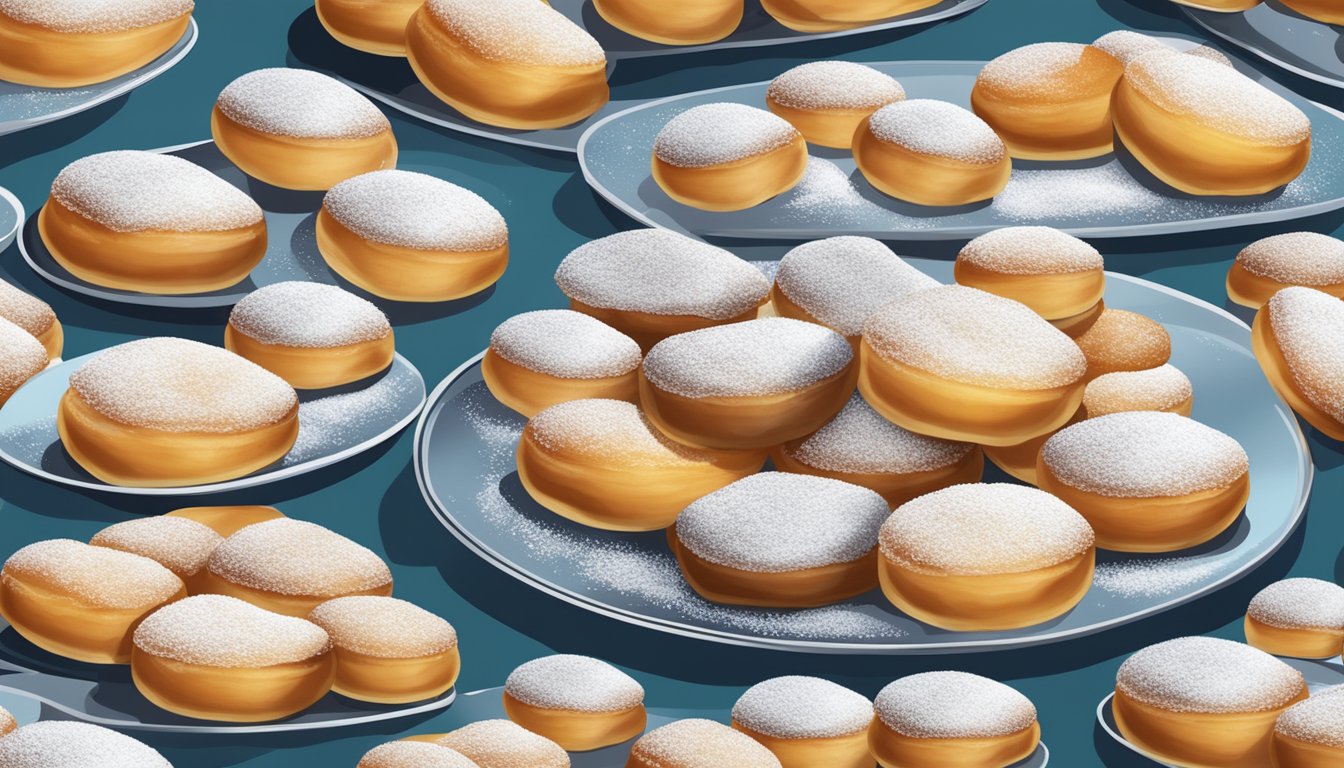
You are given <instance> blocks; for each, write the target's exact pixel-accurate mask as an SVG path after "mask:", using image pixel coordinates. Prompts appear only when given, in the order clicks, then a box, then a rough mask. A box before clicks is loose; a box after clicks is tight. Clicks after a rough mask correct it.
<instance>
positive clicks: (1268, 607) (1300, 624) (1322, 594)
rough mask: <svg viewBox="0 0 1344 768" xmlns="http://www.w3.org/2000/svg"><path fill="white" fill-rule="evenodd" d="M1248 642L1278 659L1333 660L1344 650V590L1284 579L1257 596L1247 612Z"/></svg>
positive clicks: (1332, 585)
mask: <svg viewBox="0 0 1344 768" xmlns="http://www.w3.org/2000/svg"><path fill="white" fill-rule="evenodd" d="M1245 630H1246V642H1247V643H1249V644H1251V645H1253V646H1255V647H1256V648H1259V649H1260V650H1262V651H1264V652H1265V653H1272V654H1274V655H1275V656H1296V657H1298V658H1303V659H1330V658H1334V657H1335V656H1338V655H1339V654H1340V650H1341V649H1344V587H1340V586H1339V585H1338V584H1335V583H1334V582H1330V581H1322V580H1320V579H1302V578H1298V579H1284V580H1282V581H1276V582H1274V583H1273V584H1270V585H1269V586H1267V587H1265V588H1264V589H1262V590H1260V591H1259V592H1258V593H1256V595H1255V597H1254V598H1252V599H1251V604H1250V606H1249V607H1247V609H1246V621H1245Z"/></svg>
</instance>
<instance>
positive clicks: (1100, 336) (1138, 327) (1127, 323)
mask: <svg viewBox="0 0 1344 768" xmlns="http://www.w3.org/2000/svg"><path fill="white" fill-rule="evenodd" d="M1073 340H1074V342H1075V343H1076V344H1077V345H1078V348H1079V349H1081V350H1082V351H1083V356H1084V357H1086V358H1087V380H1088V381H1091V380H1092V379H1095V378H1097V377H1098V376H1101V375H1104V374H1107V373H1115V372H1117V371H1146V370H1148V369H1149V368H1156V367H1158V366H1159V365H1162V364H1164V363H1166V362H1167V361H1168V360H1170V359H1171V335H1170V334H1168V333H1167V329H1166V328H1163V327H1162V324H1161V323H1159V322H1157V321H1156V320H1153V319H1152V318H1150V317H1145V316H1144V315H1140V314H1139V313H1138V312H1129V311H1127V310H1123V309H1107V310H1105V311H1104V312H1102V313H1101V315H1100V316H1098V317H1097V319H1096V321H1095V322H1093V323H1092V325H1090V326H1088V328H1087V330H1085V331H1083V332H1082V333H1080V334H1078V335H1077V336H1075V337H1073Z"/></svg>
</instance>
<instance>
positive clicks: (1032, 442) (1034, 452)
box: [982, 390, 1087, 485]
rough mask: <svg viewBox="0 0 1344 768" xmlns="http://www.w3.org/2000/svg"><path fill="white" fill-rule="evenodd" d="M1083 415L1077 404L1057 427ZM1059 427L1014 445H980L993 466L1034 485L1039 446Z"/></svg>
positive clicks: (1073, 422)
mask: <svg viewBox="0 0 1344 768" xmlns="http://www.w3.org/2000/svg"><path fill="white" fill-rule="evenodd" d="M1083 394H1084V396H1086V394H1087V390H1083ZM1085 415H1086V414H1085V412H1084V411H1083V409H1082V406H1079V408H1078V410H1077V411H1074V413H1073V415H1072V416H1070V417H1069V420H1068V421H1066V422H1064V424H1063V425H1062V426H1060V428H1059V429H1063V428H1064V427H1067V426H1069V425H1071V424H1077V423H1078V422H1080V421H1082V420H1083V417H1084V416H1085ZM1059 429H1053V430H1051V431H1049V432H1046V433H1045V434H1041V435H1036V436H1035V437H1033V438H1030V439H1029V440H1024V441H1022V442H1020V443H1017V444H1016V445H986V446H982V450H984V452H985V458H987V459H989V460H990V461H992V462H994V466H996V467H998V468H999V469H1002V470H1003V471H1004V472H1007V473H1008V474H1010V475H1012V476H1013V477H1015V478H1017V479H1018V480H1021V481H1022V482H1024V483H1030V484H1031V485H1036V457H1038V456H1040V454H1041V446H1043V445H1045V441H1046V440H1049V439H1050V438H1051V437H1054V435H1055V433H1056V432H1058V431H1059Z"/></svg>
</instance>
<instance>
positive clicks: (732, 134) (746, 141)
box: [653, 102, 801, 168]
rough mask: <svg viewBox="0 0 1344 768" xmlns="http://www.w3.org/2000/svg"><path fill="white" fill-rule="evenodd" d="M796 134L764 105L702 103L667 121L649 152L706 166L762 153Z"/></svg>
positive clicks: (685, 165) (668, 160) (678, 164)
mask: <svg viewBox="0 0 1344 768" xmlns="http://www.w3.org/2000/svg"><path fill="white" fill-rule="evenodd" d="M800 136H801V134H799V133H798V129H797V128H794V127H793V125H792V124H791V123H789V121H787V120H785V119H784V118H782V117H779V116H778V115H775V114H774V113H772V112H767V111H765V110H764V109H757V108H756V107H749V106H747V105H745V104H734V103H731V102H718V103H714V104H702V105H700V106H698V107H691V108H690V109H688V110H686V111H685V112H682V113H681V114H679V115H677V116H676V117H674V118H672V119H671V120H668V121H667V125H664V126H663V129H662V130H661V131H659V132H658V136H657V137H656V138H655V139H654V140H653V155H654V157H656V158H658V159H659V160H662V161H663V162H664V163H667V164H668V165H674V166H676V167H678V168H706V167H708V166H711V165H725V164H727V163H735V162H737V161H739V160H746V159H747V158H749V157H755V156H756V155H763V154H765V153H766V152H770V151H771V150H775V149H779V148H780V147H783V146H785V145H787V144H789V143H790V142H792V141H794V140H796V139H798V138H800Z"/></svg>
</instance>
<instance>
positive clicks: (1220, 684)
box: [1111, 637, 1307, 768]
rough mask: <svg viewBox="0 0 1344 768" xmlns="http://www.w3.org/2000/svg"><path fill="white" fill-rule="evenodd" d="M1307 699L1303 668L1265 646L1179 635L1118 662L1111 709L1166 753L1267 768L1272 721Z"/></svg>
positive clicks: (1125, 727) (1134, 740)
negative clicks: (1288, 662)
mask: <svg viewBox="0 0 1344 768" xmlns="http://www.w3.org/2000/svg"><path fill="white" fill-rule="evenodd" d="M1305 698H1307V686H1306V683H1305V682H1304V681H1303V679H1302V674H1301V673H1300V672H1298V671H1297V670H1295V669H1293V668H1292V667H1290V666H1288V665H1287V664H1284V663H1283V662H1282V661H1279V660H1278V659H1276V658H1274V657H1273V656H1270V655H1269V654H1267V653H1265V652H1264V651H1259V650H1256V649H1255V648H1252V647H1250V646H1249V645H1243V644H1241V643H1234V642H1232V641H1231V640H1223V639H1221V638H1216V637H1180V638H1176V639H1175V640H1168V641H1166V642H1164V643H1158V644H1157V645H1150V646H1148V647H1147V648H1144V649H1143V650H1141V651H1139V652H1138V653H1136V654H1134V655H1133V656H1130V657H1129V658H1128V659H1126V660H1125V663H1123V664H1121V665H1120V670H1119V672H1117V673H1116V676H1115V698H1114V699H1112V701H1111V712H1112V714H1113V715H1114V716H1115V723H1116V725H1118V726H1119V727H1120V733H1122V734H1124V737H1125V739H1126V740H1128V741H1129V742H1130V743H1131V744H1134V745H1135V746H1137V747H1139V748H1140V749H1142V750H1143V751H1145V752H1147V753H1149V754H1151V755H1155V756H1157V757H1158V758H1159V759H1161V760H1164V761H1168V762H1175V763H1180V764H1183V765H1216V766H1220V768H1264V766H1265V765H1266V764H1267V763H1268V762H1269V743H1270V735H1271V734H1272V733H1273V730H1274V721H1275V720H1276V719H1277V718H1278V717H1279V715H1280V713H1282V712H1283V710H1285V709H1287V708H1288V707H1289V706H1290V705H1292V704H1293V703H1295V702H1298V701H1301V700H1302V699H1305Z"/></svg>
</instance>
